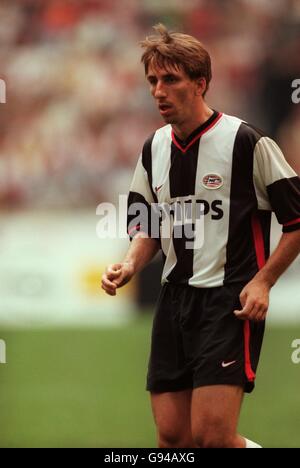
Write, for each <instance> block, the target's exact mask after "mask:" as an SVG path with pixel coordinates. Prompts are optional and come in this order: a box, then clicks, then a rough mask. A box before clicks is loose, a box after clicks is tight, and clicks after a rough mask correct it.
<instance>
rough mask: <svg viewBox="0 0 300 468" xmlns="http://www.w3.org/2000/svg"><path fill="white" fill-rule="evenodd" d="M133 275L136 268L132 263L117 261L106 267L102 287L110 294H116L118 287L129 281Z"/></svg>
mask: <svg viewBox="0 0 300 468" xmlns="http://www.w3.org/2000/svg"><path fill="white" fill-rule="evenodd" d="M133 275H134V268H133V265H132V264H131V263H126V262H124V263H115V264H114V265H110V266H109V267H107V268H106V271H105V273H104V274H103V275H102V281H101V287H102V289H104V291H105V292H106V293H107V294H109V295H110V296H115V295H116V294H117V291H116V290H117V288H121V287H122V286H124V285H125V284H126V283H128V282H129V281H130V280H131V278H132V277H133Z"/></svg>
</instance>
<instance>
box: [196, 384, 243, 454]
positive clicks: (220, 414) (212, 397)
mask: <svg viewBox="0 0 300 468" xmlns="http://www.w3.org/2000/svg"><path fill="white" fill-rule="evenodd" d="M243 395H244V390H243V388H242V387H239V386H234V385H211V386H206V387H200V388H196V389H195V390H194V391H193V394H192V405H191V426H192V433H193V437H194V440H195V441H199V445H200V446H201V444H202V443H203V440H204V441H205V440H222V441H224V440H232V439H234V438H235V437H236V434H237V425H238V420H239V415H240V409H241V404H242V401H243Z"/></svg>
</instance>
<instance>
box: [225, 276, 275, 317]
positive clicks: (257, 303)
mask: <svg viewBox="0 0 300 468" xmlns="http://www.w3.org/2000/svg"><path fill="white" fill-rule="evenodd" d="M270 289H271V288H270V286H269V285H268V284H266V283H265V282H263V281H259V280H252V281H250V283H248V284H247V285H246V286H245V287H244V289H243V290H242V292H241V294H240V301H241V304H242V307H243V309H242V310H235V311H234V314H235V315H236V316H237V318H238V319H241V320H253V321H255V322H260V321H262V320H265V318H266V315H267V312H268V308H269V301H270Z"/></svg>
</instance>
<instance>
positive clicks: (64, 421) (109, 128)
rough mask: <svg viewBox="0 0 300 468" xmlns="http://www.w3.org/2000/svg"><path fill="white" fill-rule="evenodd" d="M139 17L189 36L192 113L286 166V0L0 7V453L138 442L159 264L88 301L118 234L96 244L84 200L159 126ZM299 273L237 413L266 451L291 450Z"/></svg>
mask: <svg viewBox="0 0 300 468" xmlns="http://www.w3.org/2000/svg"><path fill="white" fill-rule="evenodd" d="M157 22H164V23H165V24H166V25H167V26H168V27H169V28H171V29H174V30H177V31H182V32H186V33H189V34H192V35H194V36H196V37H198V38H199V39H200V40H201V41H202V42H203V43H204V44H205V46H206V47H207V49H208V50H209V52H210V53H211V56H212V61H213V81H212V85H211V88H210V91H209V93H208V96H207V101H208V103H209V105H211V106H212V107H214V108H216V109H218V110H220V111H223V112H226V113H228V114H233V115H236V116H238V117H240V118H242V119H244V120H247V121H249V122H251V123H252V124H254V125H255V126H257V127H260V128H262V129H263V130H264V131H265V132H267V133H268V134H269V135H270V136H272V137H273V138H275V140H276V141H277V142H278V143H279V145H280V146H281V148H282V149H283V150H284V152H285V155H286V157H287V159H288V160H289V162H290V164H291V165H292V166H293V167H294V168H295V170H296V171H297V172H298V173H300V157H299V152H300V104H298V105H297V104H295V103H293V102H292V99H291V95H292V91H293V89H292V82H293V80H295V79H297V78H298V79H299V78H300V2H299V0H210V1H208V0H185V1H184V2H183V1H181V0H164V1H163V2H161V1H159V0H123V1H117V0H1V5H0V79H2V80H4V81H5V83H6V93H7V95H6V101H7V102H6V104H0V219H1V224H0V253H1V262H0V339H2V340H5V342H6V359H7V364H6V365H4V364H0V421H1V423H0V446H1V447H23V446H24V447H55V446H56V447H154V446H155V444H156V441H155V430H154V425H153V423H152V417H151V412H150V405H149V402H148V395H147V393H146V392H145V391H144V386H145V376H146V368H147V359H148V351H149V345H150V333H151V320H152V313H153V304H154V302H155V300H156V297H157V293H158V289H159V281H158V277H159V271H160V262H159V261H158V260H157V261H155V262H154V263H153V264H151V265H150V266H149V268H148V269H147V270H146V271H145V272H144V273H143V274H142V275H140V277H139V278H136V279H135V281H133V282H132V284H130V285H129V286H128V287H126V288H124V290H121V291H120V294H118V296H117V297H116V298H109V297H108V296H105V295H104V293H103V291H102V290H101V289H100V287H99V284H100V278H101V274H102V272H103V270H104V268H105V265H107V264H108V263H113V262H116V261H120V260H121V259H122V256H123V255H124V252H125V251H126V249H127V247H128V241H127V239H117V240H116V239H99V238H98V237H97V235H96V228H97V223H98V222H99V216H97V214H96V208H97V206H98V205H99V204H100V203H103V202H110V203H117V202H118V195H119V194H126V193H127V191H128V187H129V184H130V181H131V177H132V174H133V170H134V167H135V164H136V161H137V158H138V155H139V153H140V150H141V147H142V144H143V142H144V140H145V139H146V138H147V136H148V135H149V134H151V133H152V132H153V131H154V130H155V129H156V128H157V127H159V126H161V125H162V122H161V120H160V117H159V115H158V114H157V111H156V109H155V107H154V104H153V102H152V100H151V98H150V96H149V91H148V88H147V85H146V83H145V79H144V73H143V68H142V66H141V64H140V56H141V50H140V47H139V42H140V41H141V40H143V38H144V37H145V36H146V35H149V34H152V31H151V28H152V26H153V25H154V24H156V23H157ZM279 236H280V227H279V226H278V225H277V223H276V221H275V222H274V225H273V240H272V243H273V245H275V244H276V242H277V240H278V239H279ZM299 274H300V262H299V258H298V259H297V260H296V261H295V263H294V264H293V265H292V267H291V268H290V269H289V271H288V272H287V273H286V274H285V275H284V276H283V277H282V279H281V280H280V282H279V283H278V285H276V287H275V288H274V290H273V293H272V304H271V308H270V313H269V321H268V327H267V333H266V341H265V347H264V350H263V354H262V359H261V367H260V370H259V373H258V382H257V390H256V392H255V393H254V394H253V395H252V396H251V397H247V398H246V400H245V406H244V409H243V413H242V418H241V427H240V430H241V431H242V432H243V433H245V435H247V437H250V438H253V439H254V440H257V441H258V442H259V443H261V444H263V445H264V446H268V447H300V435H299V434H300V393H299V385H300V364H299V365H298V366H297V365H296V364H293V363H292V361H291V354H292V351H293V349H292V347H291V344H292V341H293V340H294V339H297V338H298V339H299V338H300V290H299ZM154 278H157V280H156V281H155V280H154ZM0 360H1V359H0Z"/></svg>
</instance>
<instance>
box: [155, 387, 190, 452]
mask: <svg viewBox="0 0 300 468" xmlns="http://www.w3.org/2000/svg"><path fill="white" fill-rule="evenodd" d="M191 403H192V390H184V391H180V392H165V393H151V404H152V411H153V415H154V420H155V423H156V427H157V432H158V437H159V441H160V446H162V444H163V445H164V446H174V447H178V446H181V447H190V446H191V443H192V436H191Z"/></svg>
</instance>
